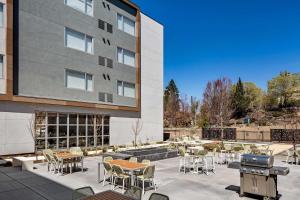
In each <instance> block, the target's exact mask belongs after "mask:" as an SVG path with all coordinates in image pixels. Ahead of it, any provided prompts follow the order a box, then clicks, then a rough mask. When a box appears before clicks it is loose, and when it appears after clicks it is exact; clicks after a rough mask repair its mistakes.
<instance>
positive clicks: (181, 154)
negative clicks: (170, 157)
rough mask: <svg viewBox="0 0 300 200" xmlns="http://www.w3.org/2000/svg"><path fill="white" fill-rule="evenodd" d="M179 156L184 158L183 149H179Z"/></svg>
mask: <svg viewBox="0 0 300 200" xmlns="http://www.w3.org/2000/svg"><path fill="white" fill-rule="evenodd" d="M179 155H180V156H181V157H184V156H185V149H184V148H182V147H181V148H179Z"/></svg>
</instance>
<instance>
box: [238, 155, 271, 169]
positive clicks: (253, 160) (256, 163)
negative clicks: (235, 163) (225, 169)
mask: <svg viewBox="0 0 300 200" xmlns="http://www.w3.org/2000/svg"><path fill="white" fill-rule="evenodd" d="M273 164H274V157H273V156H264V155H254V154H244V155H242V158H241V165H242V166H253V167H261V168H272V167H273Z"/></svg>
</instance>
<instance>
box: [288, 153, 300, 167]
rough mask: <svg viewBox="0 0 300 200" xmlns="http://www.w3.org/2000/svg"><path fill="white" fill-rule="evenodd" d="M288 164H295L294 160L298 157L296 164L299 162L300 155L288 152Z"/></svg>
mask: <svg viewBox="0 0 300 200" xmlns="http://www.w3.org/2000/svg"><path fill="white" fill-rule="evenodd" d="M286 153H287V157H286V164H289V163H290V161H292V164H293V163H294V159H295V156H296V164H297V163H298V162H299V155H298V154H297V153H296V152H295V151H294V150H287V151H286Z"/></svg>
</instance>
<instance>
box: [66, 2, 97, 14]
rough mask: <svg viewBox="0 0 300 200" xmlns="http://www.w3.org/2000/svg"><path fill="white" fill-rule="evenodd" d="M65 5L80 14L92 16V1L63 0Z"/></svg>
mask: <svg viewBox="0 0 300 200" xmlns="http://www.w3.org/2000/svg"><path fill="white" fill-rule="evenodd" d="M65 4H66V5H68V6H70V7H72V8H74V9H76V10H78V11H80V12H83V13H85V14H87V15H90V16H93V10H94V9H93V0H65Z"/></svg>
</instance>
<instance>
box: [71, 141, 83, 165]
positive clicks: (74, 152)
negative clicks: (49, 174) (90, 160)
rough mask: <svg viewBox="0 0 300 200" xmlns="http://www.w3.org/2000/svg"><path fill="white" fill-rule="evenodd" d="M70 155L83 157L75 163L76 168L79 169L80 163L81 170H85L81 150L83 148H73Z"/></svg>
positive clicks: (75, 160)
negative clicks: (79, 164)
mask: <svg viewBox="0 0 300 200" xmlns="http://www.w3.org/2000/svg"><path fill="white" fill-rule="evenodd" d="M70 153H71V154H74V155H78V156H81V157H80V158H76V159H74V160H73V161H74V164H75V167H77V164H78V163H81V168H82V170H83V151H82V150H81V148H80V147H71V148H70ZM71 165H72V164H71ZM71 167H72V166H71Z"/></svg>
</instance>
